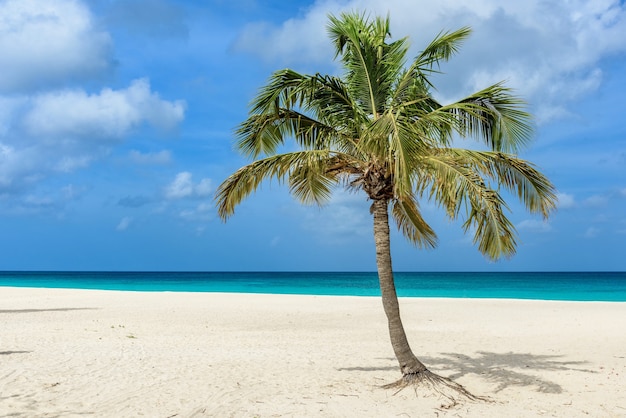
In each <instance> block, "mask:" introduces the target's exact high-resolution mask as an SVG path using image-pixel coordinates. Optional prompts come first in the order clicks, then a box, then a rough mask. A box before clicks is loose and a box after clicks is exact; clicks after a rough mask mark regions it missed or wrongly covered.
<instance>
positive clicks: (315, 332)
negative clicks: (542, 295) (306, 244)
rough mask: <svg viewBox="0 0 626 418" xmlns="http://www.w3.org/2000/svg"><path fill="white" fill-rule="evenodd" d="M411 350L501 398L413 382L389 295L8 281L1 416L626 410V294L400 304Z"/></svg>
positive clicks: (0, 361)
mask: <svg viewBox="0 0 626 418" xmlns="http://www.w3.org/2000/svg"><path fill="white" fill-rule="evenodd" d="M401 309H402V316H403V319H404V324H405V328H406V331H407V334H408V337H409V340H410V341H411V344H412V346H413V350H414V351H415V353H416V354H417V355H418V357H420V358H421V359H422V360H423V361H424V362H425V363H426V364H427V365H428V366H429V367H430V369H431V370H433V371H435V372H438V373H440V374H442V375H444V376H448V377H452V378H454V379H455V380H456V381H457V382H459V383H461V384H463V385H464V386H466V387H467V388H468V389H469V390H470V391H472V392H474V393H475V394H478V395H482V396H488V397H489V398H490V399H491V400H492V401H491V402H468V401H464V402H460V403H458V404H456V405H454V404H451V403H450V402H449V401H447V400H446V399H444V398H440V397H436V396H424V394H423V393H415V392H414V391H413V390H411V389H406V390H404V391H402V392H399V393H397V394H394V392H393V391H390V390H384V389H381V388H380V386H381V385H383V384H386V383H390V382H393V381H394V380H396V379H397V378H398V377H399V372H398V370H397V364H396V362H395V359H394V358H393V352H392V350H391V346H390V343H389V341H388V335H387V329H386V320H385V317H384V313H383V310H382V306H381V302H380V300H379V299H378V298H368V297H343V296H342V297H332V296H286V295H249V294H219V293H169V292H155V293H143V292H114V291H90V290H63V289H54V290H52V289H26V288H23V289H20V288H8V287H7V288H0V326H1V333H0V417H24V418H26V417H28V418H30V417H79V416H93V417H135V416H144V417H163V418H166V417H283V416H284V417H303V416H313V417H318V416H319V417H428V416H431V417H442V416H450V417H535V416H554V417H590V416H591V417H626V390H625V389H624V388H626V303H599V302H550V301H523V300H498V299H419V298H405V299H401Z"/></svg>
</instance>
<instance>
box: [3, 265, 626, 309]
mask: <svg viewBox="0 0 626 418" xmlns="http://www.w3.org/2000/svg"><path fill="white" fill-rule="evenodd" d="M395 279H396V288H397V291H398V295H399V296H402V297H446V298H509V299H542V300H571V301H613V302H626V272H564V273H554V272H549V273H541V272H535V273H519V272H515V273H456V272H455V273H406V272H397V273H395ZM2 286H17V287H43V288H74V289H103V290H127V291H170V292H233V293H274V294H306V295H349V296H379V295H380V290H379V288H378V277H377V275H376V273H368V272H365V273H346V272H340V273H331V272H325V273H318V272H257V273H255V272H23V271H21V272H0V292H1V291H2V289H1V287H2Z"/></svg>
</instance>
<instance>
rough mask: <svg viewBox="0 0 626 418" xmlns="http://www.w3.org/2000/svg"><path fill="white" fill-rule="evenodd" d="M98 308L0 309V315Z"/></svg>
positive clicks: (92, 309)
mask: <svg viewBox="0 0 626 418" xmlns="http://www.w3.org/2000/svg"><path fill="white" fill-rule="evenodd" d="M97 309H100V308H49V309H0V314H19V313H34V312H68V311H94V310H97Z"/></svg>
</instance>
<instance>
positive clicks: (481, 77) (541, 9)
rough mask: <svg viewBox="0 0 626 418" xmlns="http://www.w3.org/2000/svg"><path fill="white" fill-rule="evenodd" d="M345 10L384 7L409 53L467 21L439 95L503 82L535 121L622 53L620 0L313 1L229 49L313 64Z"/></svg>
mask: <svg viewBox="0 0 626 418" xmlns="http://www.w3.org/2000/svg"><path fill="white" fill-rule="evenodd" d="M351 10H366V11H368V12H369V13H372V14H378V15H383V16H384V15H386V14H387V13H389V15H390V17H391V23H392V28H391V29H392V35H394V36H395V37H403V36H409V37H410V39H411V41H412V42H413V49H412V51H411V52H412V54H416V53H417V52H418V50H420V49H422V48H423V47H425V46H426V44H427V42H429V41H430V40H431V39H432V38H434V36H435V35H437V34H438V33H439V32H440V31H442V30H454V29H457V28H460V27H463V26H471V27H472V28H473V35H472V37H471V38H470V39H469V40H468V41H467V42H466V44H465V45H464V46H463V48H462V50H461V53H460V54H459V55H458V56H456V57H453V58H452V60H451V61H450V62H449V63H445V64H444V65H442V70H443V71H444V72H445V73H447V74H446V75H445V76H444V77H442V78H441V81H440V82H439V81H438V82H437V87H438V88H439V89H440V90H439V91H438V93H437V94H438V95H440V96H441V98H442V99H444V100H446V101H448V100H452V99H459V98H461V97H462V95H465V94H468V93H470V92H472V91H476V90H478V89H481V88H484V87H486V86H488V85H490V84H492V83H495V82H499V81H502V80H506V81H507V84H508V85H509V86H511V87H513V88H515V89H516V90H517V92H518V93H519V94H521V95H522V96H523V97H525V98H526V99H527V100H529V101H530V102H531V103H532V104H533V106H534V113H535V115H536V116H537V119H538V122H540V123H542V122H546V121H549V120H552V119H555V118H561V117H564V116H566V115H568V114H570V113H571V110H570V109H569V107H568V105H570V104H571V103H572V102H573V101H575V100H577V99H580V98H581V97H584V96H585V95H586V94H588V93H590V92H593V91H595V90H596V89H597V88H598V87H599V85H600V84H601V82H602V80H603V75H604V74H603V71H602V69H601V68H600V63H601V61H602V60H603V59H605V58H607V57H610V56H612V55H615V54H621V53H624V52H626V6H625V5H624V4H623V2H620V1H617V0H573V1H568V2H544V1H541V0H528V1H524V2H501V1H497V0H468V1H465V2H462V3H459V2H457V1H454V0H441V1H437V2H427V1H407V0H389V1H386V2H384V3H381V2H378V1H374V0H351V1H347V2H344V1H341V2H340V1H334V0H329V1H318V2H316V3H315V4H314V5H313V6H311V7H310V8H309V9H308V10H307V11H306V12H305V13H304V14H303V15H302V16H300V17H298V18H295V19H289V20H287V21H285V22H283V23H282V24H280V25H271V24H269V23H266V22H256V23H254V24H250V25H249V26H248V27H247V28H246V29H245V30H244V31H243V33H242V34H241V36H240V37H239V39H238V41H237V42H236V47H237V48H238V49H239V50H243V51H247V52H250V53H254V54H258V55H259V56H260V57H264V58H265V59H269V60H278V61H279V62H281V63H282V64H283V65H285V66H295V67H303V66H304V67H306V68H308V67H311V68H319V66H320V65H326V64H328V62H329V61H330V59H332V56H333V54H332V50H331V45H330V42H329V41H328V36H327V34H326V23H327V17H326V16H327V14H328V13H334V14H337V13H339V12H341V11H351ZM459 95H461V96H459Z"/></svg>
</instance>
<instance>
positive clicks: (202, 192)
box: [194, 179, 213, 197]
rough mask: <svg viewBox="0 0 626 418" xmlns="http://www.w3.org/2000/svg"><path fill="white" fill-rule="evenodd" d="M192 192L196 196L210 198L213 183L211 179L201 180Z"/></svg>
mask: <svg viewBox="0 0 626 418" xmlns="http://www.w3.org/2000/svg"><path fill="white" fill-rule="evenodd" d="M194 191H195V192H196V194H197V195H198V196H201V197H204V196H210V195H211V193H213V182H212V181H211V179H202V180H200V183H198V184H197V185H196V186H195V189H194Z"/></svg>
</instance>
